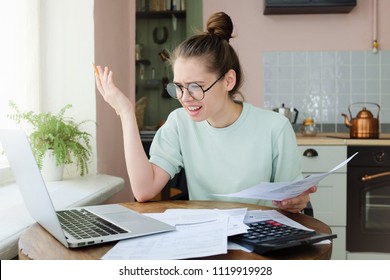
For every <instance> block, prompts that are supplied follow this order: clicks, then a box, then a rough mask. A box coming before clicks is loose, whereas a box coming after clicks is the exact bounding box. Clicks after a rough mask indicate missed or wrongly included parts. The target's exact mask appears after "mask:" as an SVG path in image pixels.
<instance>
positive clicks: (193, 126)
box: [150, 102, 302, 206]
mask: <svg viewBox="0 0 390 280" xmlns="http://www.w3.org/2000/svg"><path fill="white" fill-rule="evenodd" d="M150 162H152V163H154V164H155V165H157V166H159V167H160V168H162V169H164V170H165V171H166V172H167V173H169V174H170V176H171V178H173V177H174V176H175V174H176V173H178V172H179V171H180V170H181V168H185V172H186V178H187V185H188V192H189V197H190V199H191V200H225V201H237V202H246V203H255V204H260V205H266V206H271V205H272V203H271V201H259V200H251V199H240V198H227V197H218V196H214V195H213V194H228V193H234V192H238V191H241V190H243V189H246V188H249V187H252V186H254V185H256V184H259V183H261V182H283V181H293V180H296V179H300V178H301V177H302V174H301V158H300V156H299V153H298V147H297V144H296V138H295V133H294V130H293V128H292V126H291V124H290V122H289V121H288V120H287V118H285V117H284V116H283V115H281V114H279V113H276V112H273V111H270V110H264V109H260V108H257V107H254V106H252V105H250V104H248V103H245V102H244V103H243V110H242V112H241V115H240V117H239V118H238V119H237V120H236V121H235V122H234V123H233V124H231V125H230V126H228V127H225V128H214V127H212V126H211V125H210V124H209V123H208V122H207V121H202V122H194V121H193V120H191V118H190V117H189V116H188V114H187V112H186V111H185V110H184V109H183V108H179V109H176V110H175V111H173V112H172V113H171V114H170V115H169V117H168V119H167V121H166V123H165V124H164V125H163V126H162V127H161V128H160V129H159V130H158V131H157V133H156V135H155V137H154V139H153V143H152V146H151V149H150Z"/></svg>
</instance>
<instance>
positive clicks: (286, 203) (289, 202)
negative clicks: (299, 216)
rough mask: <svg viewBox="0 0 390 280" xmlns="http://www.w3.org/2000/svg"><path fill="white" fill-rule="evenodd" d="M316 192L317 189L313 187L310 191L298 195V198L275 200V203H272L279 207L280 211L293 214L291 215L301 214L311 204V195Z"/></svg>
mask: <svg viewBox="0 0 390 280" xmlns="http://www.w3.org/2000/svg"><path fill="white" fill-rule="evenodd" d="M316 191H317V187H316V186H312V187H310V189H308V190H307V191H305V192H303V193H301V194H300V195H298V196H296V197H293V198H289V199H285V200H282V201H275V200H274V201H272V204H273V205H274V206H277V207H279V209H281V210H284V211H287V212H291V213H299V212H301V211H302V210H303V209H304V208H305V207H306V205H307V204H308V203H309V201H310V194H311V193H315V192H316Z"/></svg>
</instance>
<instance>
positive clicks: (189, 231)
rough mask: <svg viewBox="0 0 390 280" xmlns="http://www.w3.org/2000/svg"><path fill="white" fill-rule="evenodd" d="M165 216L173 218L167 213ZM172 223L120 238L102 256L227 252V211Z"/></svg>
mask: <svg viewBox="0 0 390 280" xmlns="http://www.w3.org/2000/svg"><path fill="white" fill-rule="evenodd" d="M162 214H164V213H162ZM166 216H171V215H169V214H168V215H166ZM166 220H170V221H171V222H173V220H172V218H171V217H170V218H168V217H167V219H166ZM174 224H176V230H175V231H171V232H166V233H159V234H153V235H148V236H144V237H138V238H133V239H127V240H122V241H120V242H118V243H117V244H116V245H115V246H114V247H113V248H112V249H111V250H110V251H108V252H107V253H106V254H105V255H104V256H103V257H102V259H105V260H124V259H126V260H129V259H137V260H148V259H149V260H150V259H164V260H173V259H187V258H198V257H205V256H211V255H219V254H226V253H227V227H228V226H227V225H228V216H227V215H215V216H212V219H210V216H208V217H207V218H206V219H204V220H203V221H202V220H201V219H199V218H198V219H196V221H195V220H187V221H185V220H183V219H182V220H180V221H176V222H174Z"/></svg>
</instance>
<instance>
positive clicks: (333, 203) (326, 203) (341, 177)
mask: <svg viewBox="0 0 390 280" xmlns="http://www.w3.org/2000/svg"><path fill="white" fill-rule="evenodd" d="M310 200H311V204H312V206H313V210H314V217H315V218H316V219H318V220H320V221H322V222H324V223H326V224H327V225H329V226H346V224H347V215H346V214H347V203H346V201H347V178H346V175H345V174H341V173H334V174H331V175H329V176H328V177H326V178H325V179H323V180H322V181H321V182H320V183H319V184H318V185H317V192H316V193H314V194H311V195H310Z"/></svg>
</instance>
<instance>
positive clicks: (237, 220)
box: [153, 208, 248, 236]
mask: <svg viewBox="0 0 390 280" xmlns="http://www.w3.org/2000/svg"><path fill="white" fill-rule="evenodd" d="M164 213H169V214H173V213H175V214H176V215H178V216H179V217H180V218H181V219H185V220H188V219H191V220H194V219H196V217H199V218H200V219H204V218H205V217H213V216H215V215H227V216H228V217H229V220H228V229H227V233H228V236H232V235H236V234H240V233H245V232H246V231H247V229H248V226H247V225H245V224H244V218H245V215H246V213H247V208H234V209H168V210H166V211H165V212H164ZM179 217H178V218H179ZM153 218H155V219H158V220H160V221H161V219H164V216H158V217H157V216H155V215H154V216H153ZM164 222H166V223H169V221H167V220H164Z"/></svg>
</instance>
